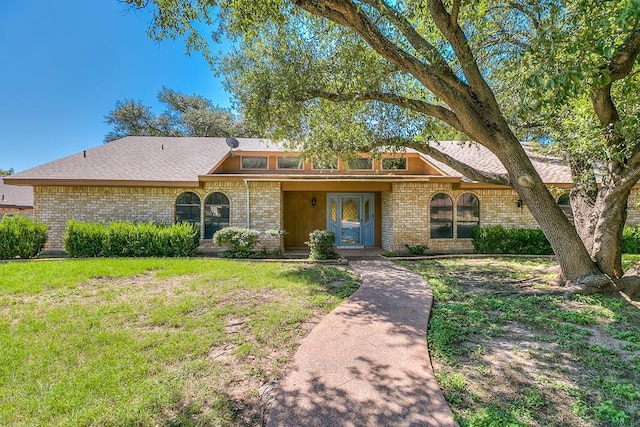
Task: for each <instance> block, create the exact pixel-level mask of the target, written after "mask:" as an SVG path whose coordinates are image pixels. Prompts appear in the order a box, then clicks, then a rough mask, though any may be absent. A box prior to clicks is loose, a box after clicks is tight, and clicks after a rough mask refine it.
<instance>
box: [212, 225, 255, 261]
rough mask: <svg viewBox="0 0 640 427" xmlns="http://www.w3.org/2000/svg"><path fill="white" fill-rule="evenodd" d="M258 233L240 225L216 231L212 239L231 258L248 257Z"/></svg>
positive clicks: (251, 252)
mask: <svg viewBox="0 0 640 427" xmlns="http://www.w3.org/2000/svg"><path fill="white" fill-rule="evenodd" d="M258 240H259V233H258V232H257V231H256V230H251V229H249V228H242V227H226V228H223V229H221V230H218V231H216V233H215V234H214V235H213V241H214V242H215V244H216V245H218V246H222V247H223V248H226V249H227V250H226V252H225V253H224V255H225V256H228V257H231V258H248V257H249V256H251V255H252V254H253V250H254V249H255V247H256V245H257V244H258Z"/></svg>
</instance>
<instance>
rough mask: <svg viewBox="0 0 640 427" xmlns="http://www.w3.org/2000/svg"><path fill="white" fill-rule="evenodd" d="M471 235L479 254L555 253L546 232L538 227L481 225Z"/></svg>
mask: <svg viewBox="0 0 640 427" xmlns="http://www.w3.org/2000/svg"><path fill="white" fill-rule="evenodd" d="M471 237H472V239H473V247H474V249H475V252H476V253H479V254H526V255H552V254H553V250H552V249H551V245H550V244H549V241H548V240H547V238H546V237H545V235H544V233H543V232H542V230H539V229H536V228H504V227H503V226H501V225H495V226H492V227H480V228H476V229H475V230H474V231H473V233H472V236H471Z"/></svg>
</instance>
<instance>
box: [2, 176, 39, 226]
mask: <svg viewBox="0 0 640 427" xmlns="http://www.w3.org/2000/svg"><path fill="white" fill-rule="evenodd" d="M3 178H5V177H0V218H2V217H3V216H4V215H24V216H29V217H31V216H33V188H31V187H18V186H15V185H7V184H6V183H5V182H4V179H3Z"/></svg>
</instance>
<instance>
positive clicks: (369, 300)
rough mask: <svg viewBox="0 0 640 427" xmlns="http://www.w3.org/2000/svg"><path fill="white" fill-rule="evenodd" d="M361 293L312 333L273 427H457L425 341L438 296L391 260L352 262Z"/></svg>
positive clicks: (290, 371)
mask: <svg viewBox="0 0 640 427" xmlns="http://www.w3.org/2000/svg"><path fill="white" fill-rule="evenodd" d="M350 266H351V267H352V268H353V269H354V270H355V271H356V272H357V273H358V274H359V275H360V276H361V277H362V279H363V282H362V286H361V287H360V289H359V290H358V291H357V292H356V293H355V294H353V295H352V296H351V298H349V300H347V301H346V302H344V303H343V304H341V305H340V306H339V307H337V308H336V309H335V310H334V311H332V312H331V313H330V314H329V315H327V316H326V317H325V318H323V319H322V321H321V322H320V323H319V324H318V325H317V326H316V327H315V328H314V329H313V330H312V331H311V333H310V334H309V335H308V336H307V337H306V338H305V339H304V341H303V343H302V345H301V346H300V348H299V349H298V351H297V353H296V354H295V356H294V359H293V361H292V363H291V364H290V366H289V367H288V368H287V371H286V372H285V375H284V377H283V379H282V381H281V382H280V387H279V390H278V392H277V395H276V397H275V400H274V402H273V405H272V407H271V411H270V412H269V419H268V424H267V425H268V426H270V427H275V426H296V427H297V426H310V427H311V426H341V427H342V426H412V427H413V426H415V427H417V426H438V427H441V426H455V425H457V424H456V423H455V422H454V421H453V417H452V414H451V410H450V409H449V407H448V406H447V404H446V402H445V400H444V397H443V396H442V393H441V392H440V389H439V387H438V384H437V383H436V380H435V378H434V377H433V372H432V370H431V362H430V360H429V354H428V352H427V343H426V340H425V336H426V327H427V321H428V318H429V312H430V310H431V303H432V294H431V290H430V288H429V285H428V284H427V283H426V282H425V281H424V280H423V279H422V278H421V277H420V276H419V275H417V274H414V273H411V272H409V271H407V270H405V269H403V268H401V267H398V266H397V265H395V264H393V263H392V262H389V261H384V260H361V261H352V262H351V263H350Z"/></svg>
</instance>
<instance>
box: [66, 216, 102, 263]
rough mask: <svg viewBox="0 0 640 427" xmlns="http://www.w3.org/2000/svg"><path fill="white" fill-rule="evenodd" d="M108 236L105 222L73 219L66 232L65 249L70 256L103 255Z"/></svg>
mask: <svg viewBox="0 0 640 427" xmlns="http://www.w3.org/2000/svg"><path fill="white" fill-rule="evenodd" d="M106 238H107V227H106V226H105V225H104V224H98V223H95V222H79V221H74V220H71V221H69V222H68V223H67V229H66V230H65V232H64V250H65V252H66V253H67V254H68V255H69V256H70V257H97V256H102V255H103V252H102V251H103V247H104V242H105V240H106Z"/></svg>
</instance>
